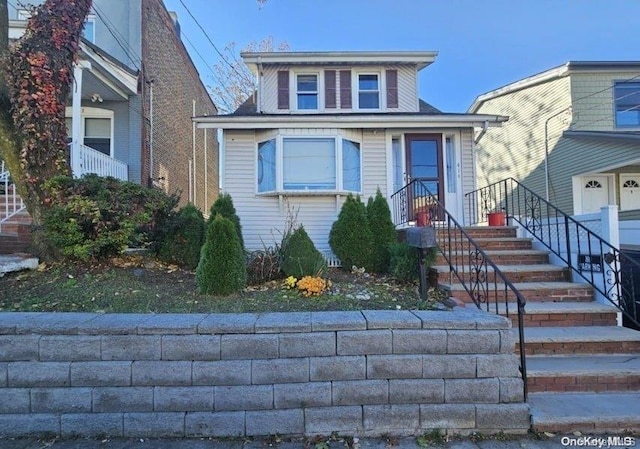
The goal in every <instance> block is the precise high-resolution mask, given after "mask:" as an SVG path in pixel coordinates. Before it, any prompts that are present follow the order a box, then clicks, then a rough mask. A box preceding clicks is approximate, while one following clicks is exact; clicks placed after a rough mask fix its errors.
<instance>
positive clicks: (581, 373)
mask: <svg viewBox="0 0 640 449" xmlns="http://www.w3.org/2000/svg"><path fill="white" fill-rule="evenodd" d="M527 378H528V386H529V391H530V392H551V391H585V392H589V391H590V392H602V391H623V390H627V391H640V354H615V355H610V354H607V355H604V354H602V355H584V356H531V357H528V358H527Z"/></svg>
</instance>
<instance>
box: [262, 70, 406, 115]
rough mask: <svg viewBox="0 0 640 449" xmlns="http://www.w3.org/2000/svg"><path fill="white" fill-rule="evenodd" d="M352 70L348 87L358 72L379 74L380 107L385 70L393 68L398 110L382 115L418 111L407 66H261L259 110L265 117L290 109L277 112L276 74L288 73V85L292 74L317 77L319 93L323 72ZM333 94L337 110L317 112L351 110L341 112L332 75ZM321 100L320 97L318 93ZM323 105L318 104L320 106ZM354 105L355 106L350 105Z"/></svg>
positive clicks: (292, 103)
mask: <svg viewBox="0 0 640 449" xmlns="http://www.w3.org/2000/svg"><path fill="white" fill-rule="evenodd" d="M327 69H330V70H334V69H335V70H337V71H340V70H352V73H353V76H352V84H353V83H355V82H356V81H355V79H356V78H355V74H356V73H358V72H365V71H366V72H375V73H380V75H381V77H380V83H381V91H380V101H381V104H384V103H385V102H386V91H385V90H384V87H385V86H384V80H385V70H386V69H393V70H397V71H398V108H393V109H381V111H383V112H385V111H388V112H417V111H418V102H417V98H418V85H417V72H416V69H415V67H413V66H410V65H387V66H356V65H354V66H320V65H318V66H304V67H291V66H287V65H279V64H270V65H268V66H265V67H264V76H263V79H262V90H261V95H260V97H261V98H260V99H259V102H260V105H259V107H260V109H261V111H263V112H265V113H268V114H287V113H290V112H291V109H278V71H281V70H291V72H292V76H291V83H294V82H295V77H294V76H293V74H294V73H295V72H310V73H318V74H319V75H320V78H321V80H320V85H319V86H318V87H319V92H321V91H323V86H324V81H323V79H322V78H323V77H324V70H327ZM336 92H337V108H330V109H324V108H323V109H322V110H320V111H317V112H319V113H326V114H335V113H336V112H340V113H343V112H349V111H351V109H341V105H342V101H341V98H340V76H339V74H338V76H336ZM295 95H296V92H295V89H290V94H289V98H290V106H294V109H295V104H294V101H295ZM321 97H322V94H321ZM322 106H323V105H321V107H322ZM354 106H355V105H354Z"/></svg>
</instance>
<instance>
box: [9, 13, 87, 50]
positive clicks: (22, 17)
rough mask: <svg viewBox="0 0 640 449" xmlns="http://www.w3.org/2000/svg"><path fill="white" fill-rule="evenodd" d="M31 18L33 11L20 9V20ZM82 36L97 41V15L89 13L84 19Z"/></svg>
mask: <svg viewBox="0 0 640 449" xmlns="http://www.w3.org/2000/svg"><path fill="white" fill-rule="evenodd" d="M30 18H31V11H29V10H27V9H20V10H18V20H29V19H30ZM82 37H84V38H85V39H86V40H88V41H89V42H91V43H92V44H95V42H96V16H95V15H93V14H89V15H88V16H87V19H86V20H85V21H84V30H83V31H82Z"/></svg>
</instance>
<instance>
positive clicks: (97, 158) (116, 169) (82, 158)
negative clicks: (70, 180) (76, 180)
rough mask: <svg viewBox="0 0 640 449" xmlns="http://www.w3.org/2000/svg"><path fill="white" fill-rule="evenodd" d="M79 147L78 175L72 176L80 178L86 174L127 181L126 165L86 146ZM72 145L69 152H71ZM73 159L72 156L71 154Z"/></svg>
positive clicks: (127, 171)
mask: <svg viewBox="0 0 640 449" xmlns="http://www.w3.org/2000/svg"><path fill="white" fill-rule="evenodd" d="M78 147H79V155H78V156H79V173H74V176H77V177H80V176H82V175H86V174H88V173H95V174H96V175H98V176H113V177H114V178H117V179H120V180H122V181H128V180H129V170H128V167H127V164H125V163H124V162H121V161H119V160H117V159H114V158H112V157H110V156H107V155H106V154H104V153H101V152H99V151H97V150H94V149H93V148H91V147H88V146H86V145H78ZM73 149H74V148H73V145H72V146H71V151H72V152H73ZM72 159H73V154H72Z"/></svg>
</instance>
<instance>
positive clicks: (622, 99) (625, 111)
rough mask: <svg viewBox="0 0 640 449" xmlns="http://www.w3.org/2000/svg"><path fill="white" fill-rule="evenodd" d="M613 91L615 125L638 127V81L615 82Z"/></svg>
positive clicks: (639, 118) (639, 101) (639, 105)
mask: <svg viewBox="0 0 640 449" xmlns="http://www.w3.org/2000/svg"><path fill="white" fill-rule="evenodd" d="M613 91H614V101H615V111H616V126H619V127H640V82H630V81H622V82H616V83H615V88H614V90H613Z"/></svg>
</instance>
